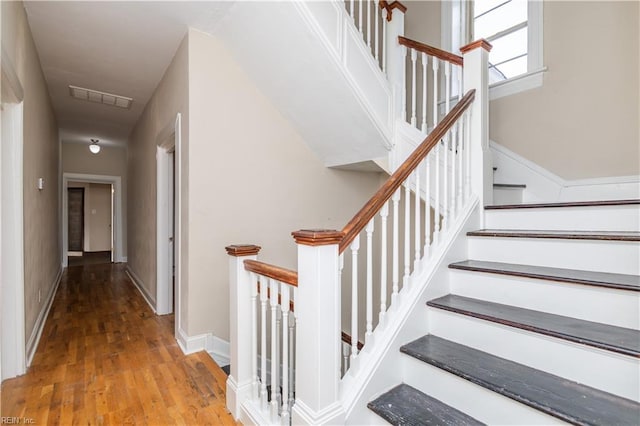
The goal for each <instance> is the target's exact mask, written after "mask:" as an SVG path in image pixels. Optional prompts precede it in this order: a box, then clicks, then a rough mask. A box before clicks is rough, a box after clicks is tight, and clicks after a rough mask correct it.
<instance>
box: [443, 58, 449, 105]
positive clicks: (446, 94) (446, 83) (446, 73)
mask: <svg viewBox="0 0 640 426" xmlns="http://www.w3.org/2000/svg"><path fill="white" fill-rule="evenodd" d="M444 110H445V112H444V113H445V114H449V111H451V62H448V61H445V63H444Z"/></svg>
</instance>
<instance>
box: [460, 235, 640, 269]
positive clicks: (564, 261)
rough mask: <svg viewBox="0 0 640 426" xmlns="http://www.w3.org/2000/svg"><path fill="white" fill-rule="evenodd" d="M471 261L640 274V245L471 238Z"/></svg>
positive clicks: (607, 242)
mask: <svg viewBox="0 0 640 426" xmlns="http://www.w3.org/2000/svg"><path fill="white" fill-rule="evenodd" d="M468 241H469V251H468V257H469V259H474V260H485V261H492V262H505V263H520V264H525V265H535V266H550V267H556V268H567V269H583V270H586V271H599V272H613V273H619V274H631V275H639V274H640V260H639V259H640V244H639V243H638V242H629V241H594V240H563V239H555V238H507V237H497V238H494V237H469V240H468Z"/></svg>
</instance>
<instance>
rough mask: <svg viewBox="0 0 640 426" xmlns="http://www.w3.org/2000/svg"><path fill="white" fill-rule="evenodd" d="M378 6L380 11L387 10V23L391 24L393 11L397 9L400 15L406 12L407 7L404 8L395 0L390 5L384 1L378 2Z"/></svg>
mask: <svg viewBox="0 0 640 426" xmlns="http://www.w3.org/2000/svg"><path fill="white" fill-rule="evenodd" d="M378 6H380V9H387V21H389V22H391V18H392V16H393V9H398V10H400V11H401V12H402V13H406V12H407V6H405V5H404V4H402V3H400V2H399V1H397V0H396V1H392V2H391V3H389V2H388V1H386V0H380V1H379V2H378Z"/></svg>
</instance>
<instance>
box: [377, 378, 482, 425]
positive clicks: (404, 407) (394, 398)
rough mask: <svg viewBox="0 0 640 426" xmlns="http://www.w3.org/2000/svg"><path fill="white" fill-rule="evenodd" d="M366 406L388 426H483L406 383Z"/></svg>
mask: <svg viewBox="0 0 640 426" xmlns="http://www.w3.org/2000/svg"><path fill="white" fill-rule="evenodd" d="M367 407H368V408H369V409H370V410H371V411H373V412H374V413H376V414H377V415H379V416H380V417H382V418H383V419H385V420H386V421H388V422H389V423H391V424H392V425H403V426H404V425H407V426H408V425H416V426H418V425H452V426H453V425H460V426H464V425H484V423H481V422H479V421H477V420H476V419H474V418H473V417H469V416H468V415H466V414H464V413H463V412H461V411H458V410H456V409H455V408H453V407H450V406H448V405H446V404H445V403H443V402H442V401H439V400H437V399H435V398H433V397H430V396H429V395H426V394H424V393H422V392H420V391H419V390H418V389H415V388H413V387H411V386H409V385H406V384H401V385H398V386H396V387H394V388H393V389H391V390H389V391H387V392H385V393H384V394H382V395H380V396H379V397H377V398H376V399H374V400H373V401H371V402H369V403H368V404H367Z"/></svg>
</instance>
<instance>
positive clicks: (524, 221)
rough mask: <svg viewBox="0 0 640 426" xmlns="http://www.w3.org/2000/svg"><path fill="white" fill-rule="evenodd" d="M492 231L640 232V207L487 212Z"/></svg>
mask: <svg viewBox="0 0 640 426" xmlns="http://www.w3.org/2000/svg"><path fill="white" fill-rule="evenodd" d="M485 220H486V222H485V227H486V228H489V229H550V230H571V231H640V205H631V206H598V207H561V208H535V209H505V210H485Z"/></svg>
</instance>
